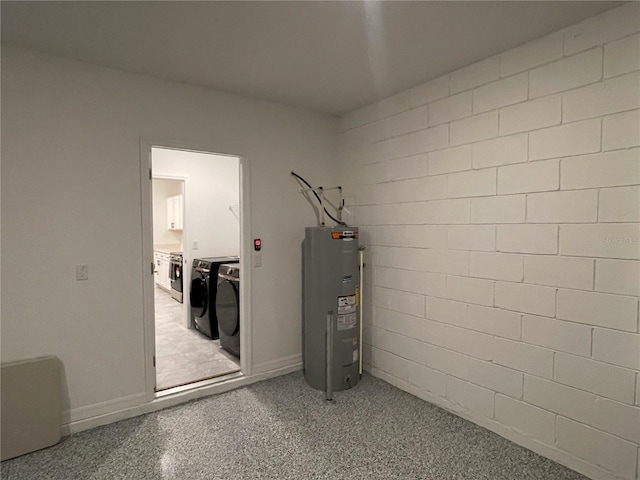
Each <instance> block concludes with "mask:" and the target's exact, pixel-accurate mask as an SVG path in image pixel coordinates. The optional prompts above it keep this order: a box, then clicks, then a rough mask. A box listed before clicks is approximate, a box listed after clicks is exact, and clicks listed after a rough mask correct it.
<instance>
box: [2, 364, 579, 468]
mask: <svg viewBox="0 0 640 480" xmlns="http://www.w3.org/2000/svg"><path fill="white" fill-rule="evenodd" d="M322 398H323V393H322V392H318V391H315V390H312V389H311V388H309V387H308V386H307V385H306V384H305V382H304V379H303V377H302V374H301V373H300V372H296V373H293V374H290V375H286V376H283V377H278V378H275V379H271V380H268V381H265V382H261V383H257V384H254V385H251V386H248V387H245V388H241V389H238V390H235V391H232V392H228V393H224V394H221V395H217V396H213V397H208V398H205V399H202V400H198V401H194V402H191V403H188V404H185V405H181V406H178V407H175V408H170V409H167V410H163V411H160V412H156V413H152V414H149V415H145V416H142V417H137V418H133V419H130V420H124V421H122V422H118V423H115V424H111V425H107V426H105V427H100V428H96V429H94V430H90V431H87V432H82V433H79V434H77V435H74V436H71V437H69V438H66V439H64V440H63V441H62V442H61V443H59V444H58V445H56V446H53V447H50V448H48V449H45V450H41V451H39V452H35V453H32V454H29V455H25V456H23V457H19V458H17V459H14V460H10V461H8V462H4V463H3V464H2V478H3V479H6V480H22V479H32V478H33V479H36V478H37V479H42V480H58V479H60V480H62V479H64V480H81V479H82V480H86V479H91V480H107V479H109V480H112V479H136V480H146V479H208V480H209V479H228V480H241V479H242V480H245V479H292V480H293V479H295V480H299V479H308V478H316V479H367V480H372V479H385V480H387V479H425V480H427V479H428V480H441V479H446V480H462V479H465V480H483V479H486V480H501V479H504V480H506V479H508V480H513V479H518V480H522V479H537V480H543V479H544V480H560V479H562V480H579V479H584V478H585V477H583V476H581V475H579V474H577V473H575V472H573V471H571V470H568V469H566V468H564V467H562V466H560V465H558V464H556V463H554V462H552V461H551V460H548V459H545V458H543V457H540V456H539V455H536V454H535V453H532V452H530V451H528V450H526V449H524V448H521V447H519V446H517V445H515V444H513V443H511V442H509V441H508V440H505V439H503V438H502V437H499V436H498V435H495V434H493V433H491V432H489V431H487V430H485V429H483V428H480V427H478V426H476V425H474V424H472V423H470V422H468V421H466V420H464V419H462V418H460V417H456V416H454V415H452V414H449V413H447V412H445V411H444V410H441V409H439V408H437V407H434V406H433V405H430V404H429V403H426V402H424V401H422V400H420V399H418V398H416V397H413V396H411V395H409V394H407V393H405V392H402V391H400V390H398V389H396V388H395V387H392V386H391V385H389V384H387V383H385V382H383V381H381V380H378V379H376V378H373V377H371V376H369V375H365V376H364V378H363V379H362V381H361V382H360V384H359V385H358V386H356V387H355V388H353V389H352V390H349V391H346V392H336V393H335V394H334V398H335V399H336V401H335V403H334V404H326V403H324V401H323V400H322Z"/></svg>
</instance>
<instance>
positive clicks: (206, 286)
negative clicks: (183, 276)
mask: <svg viewBox="0 0 640 480" xmlns="http://www.w3.org/2000/svg"><path fill="white" fill-rule="evenodd" d="M239 261H240V259H239V258H238V257H207V258H196V259H194V260H193V266H192V270H191V285H190V288H189V302H190V304H191V325H193V327H194V328H195V329H196V330H198V331H199V332H200V333H202V334H203V335H206V336H207V337H209V338H211V339H213V340H215V339H217V338H219V333H218V320H217V317H216V295H217V291H218V270H219V268H220V265H223V264H224V265H232V264H234V263H238V262H239Z"/></svg>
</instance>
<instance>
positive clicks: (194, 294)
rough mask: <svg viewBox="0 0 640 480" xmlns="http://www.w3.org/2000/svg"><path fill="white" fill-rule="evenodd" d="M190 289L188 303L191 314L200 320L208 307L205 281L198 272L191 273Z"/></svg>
mask: <svg viewBox="0 0 640 480" xmlns="http://www.w3.org/2000/svg"><path fill="white" fill-rule="evenodd" d="M193 277H194V278H193V279H192V280H191V289H190V290H189V301H190V303H191V314H192V315H193V316H194V317H197V318H201V317H204V315H205V314H206V313H207V307H208V306H209V293H208V292H207V280H206V278H205V277H204V275H203V274H202V272H199V271H198V270H194V271H193Z"/></svg>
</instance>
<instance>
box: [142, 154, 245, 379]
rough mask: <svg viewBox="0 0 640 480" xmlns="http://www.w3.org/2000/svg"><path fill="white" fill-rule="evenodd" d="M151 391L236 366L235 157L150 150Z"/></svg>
mask: <svg viewBox="0 0 640 480" xmlns="http://www.w3.org/2000/svg"><path fill="white" fill-rule="evenodd" d="M151 176H152V182H151V183H152V185H151V189H152V222H153V256H154V288H153V291H154V312H155V313H154V320H155V323H154V327H155V328H154V331H155V372H156V374H155V390H156V391H164V390H168V389H171V388H174V387H180V386H184V385H189V384H193V383H195V382H201V381H204V380H210V379H215V378H221V377H224V376H226V375H229V374H234V373H238V372H240V355H241V352H240V309H239V301H240V299H239V291H240V224H241V218H240V215H241V213H240V159H239V158H238V157H234V156H227V155H215V154H211V153H205V152H194V151H189V150H179V149H170V148H157V147H153V148H152V149H151Z"/></svg>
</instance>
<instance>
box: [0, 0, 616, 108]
mask: <svg viewBox="0 0 640 480" xmlns="http://www.w3.org/2000/svg"><path fill="white" fill-rule="evenodd" d="M621 3H623V2H606V1H605V2H596V1H586V2H583V1H568V2H562V1H549V2H544V1H533V2H526V1H511V2H482V1H470V2H467V1H449V2H431V1H418V2H415V1H414V2H404V1H387V2H376V1H353V2H345V1H342V2H320V1H316V2H271V1H257V2H238V1H231V2H222V1H221V2H189V1H176V2H155V1H131V2H85V1H81V2H47V1H41V2H20V1H18V2H13V1H10V2H7V1H3V2H2V3H1V7H2V42H3V43H7V44H17V45H23V46H28V47H31V48H34V49H36V50H41V51H44V52H49V53H53V54H56V55H61V56H64V57H69V58H73V59H78V60H83V61H87V62H91V63H97V64H101V65H107V66H111V67H115V68H119V69H122V70H127V71H132V72H139V73H143V74H147V75H152V76H155V77H161V78H166V79H170V80H175V81H179V82H185V83H190V84H193V85H200V86H206V87H211V88H215V89H217V90H222V91H226V92H232V93H237V94H240V95H245V96H250V97H256V98H261V99H265V100H270V101H274V102H280V103H284V104H288V105H293V106H298V107H302V108H308V109H312V110H318V111H323V112H328V113H331V114H334V115H340V114H342V113H344V112H347V111H350V110H352V109H354V108H357V107H360V106H363V105H366V104H369V103H372V102H374V101H376V100H379V99H382V98H385V97H387V96H390V95H392V94H394V93H397V92H400V91H402V90H405V89H407V88H410V87H413V86H415V85H418V84H420V83H423V82H425V81H427V80H430V79H433V78H436V77H439V76H441V75H443V74H445V73H448V72H451V71H453V70H456V69H458V68H460V67H463V66H465V65H469V64H471V63H473V62H475V61H478V60H481V59H483V58H486V57H489V56H491V55H494V54H496V53H499V52H502V51H504V50H507V49H509V48H512V47H515V46H518V45H521V44H523V43H526V42H528V41H530V40H533V39H535V38H538V37H540V36H543V35H545V34H547V33H551V32H553V31H556V30H559V29H561V28H563V27H565V26H568V25H571V24H573V23H577V22H579V21H580V20H583V19H585V18H588V17H590V16H593V15H596V14H598V13H600V12H603V11H605V10H608V9H611V8H614V7H617V6H619V5H620V4H621Z"/></svg>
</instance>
